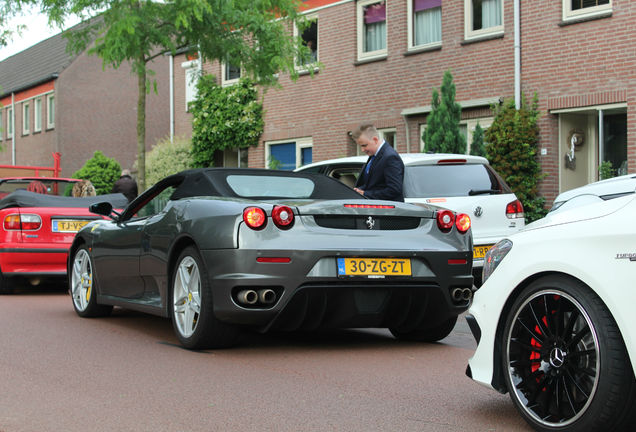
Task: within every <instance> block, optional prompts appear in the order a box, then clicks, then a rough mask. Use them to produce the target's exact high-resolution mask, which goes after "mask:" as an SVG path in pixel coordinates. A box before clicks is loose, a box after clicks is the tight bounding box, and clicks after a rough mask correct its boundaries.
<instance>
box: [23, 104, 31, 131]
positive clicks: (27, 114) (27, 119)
mask: <svg viewBox="0 0 636 432" xmlns="http://www.w3.org/2000/svg"><path fill="white" fill-rule="evenodd" d="M30 133H31V104H30V103H29V102H28V101H25V102H22V135H28V134H30Z"/></svg>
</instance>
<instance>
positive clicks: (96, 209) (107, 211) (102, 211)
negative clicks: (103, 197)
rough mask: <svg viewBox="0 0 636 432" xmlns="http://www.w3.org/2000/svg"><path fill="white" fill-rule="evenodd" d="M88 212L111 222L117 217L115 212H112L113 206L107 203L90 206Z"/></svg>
mask: <svg viewBox="0 0 636 432" xmlns="http://www.w3.org/2000/svg"><path fill="white" fill-rule="evenodd" d="M88 211H90V212H91V213H95V214H98V215H102V216H106V217H108V218H110V219H113V220H116V217H117V216H119V214H118V213H117V212H114V211H113V205H112V204H111V203H109V202H108V201H104V202H99V203H95V204H91V205H90V206H89V207H88Z"/></svg>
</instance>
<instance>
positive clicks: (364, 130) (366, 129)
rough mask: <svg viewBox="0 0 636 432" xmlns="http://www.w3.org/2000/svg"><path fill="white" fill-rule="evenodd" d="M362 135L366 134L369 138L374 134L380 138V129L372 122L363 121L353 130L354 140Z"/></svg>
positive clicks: (352, 136)
mask: <svg viewBox="0 0 636 432" xmlns="http://www.w3.org/2000/svg"><path fill="white" fill-rule="evenodd" d="M361 135H366V136H367V137H369V138H371V137H374V136H375V137H378V138H380V135H378V130H377V129H376V128H375V126H373V125H372V124H371V123H363V124H361V125H360V126H358V127H357V128H355V129H354V130H353V132H351V138H353V139H354V140H357V139H358V138H360V136H361Z"/></svg>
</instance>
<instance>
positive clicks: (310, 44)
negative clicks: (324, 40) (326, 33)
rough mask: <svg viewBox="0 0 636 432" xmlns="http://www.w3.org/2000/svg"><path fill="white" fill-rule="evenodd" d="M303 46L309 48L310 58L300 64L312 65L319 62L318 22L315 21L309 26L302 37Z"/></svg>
mask: <svg viewBox="0 0 636 432" xmlns="http://www.w3.org/2000/svg"><path fill="white" fill-rule="evenodd" d="M301 38H302V40H303V44H304V45H305V46H306V47H307V48H309V58H308V59H306V60H305V61H300V62H299V64H301V65H302V64H310V63H315V62H317V61H318V22H317V21H313V22H312V23H311V24H309V27H307V28H306V29H305V30H304V31H303V34H302V35H301Z"/></svg>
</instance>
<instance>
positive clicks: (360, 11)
mask: <svg viewBox="0 0 636 432" xmlns="http://www.w3.org/2000/svg"><path fill="white" fill-rule="evenodd" d="M381 1H383V0H362V1H359V2H358V3H357V4H356V10H357V25H356V28H357V34H358V60H359V61H362V60H371V59H379V58H383V57H386V56H387V52H388V51H387V46H388V34H389V32H388V28H389V12H388V4H387V3H388V0H384V1H385V5H386V20H385V25H386V28H387V31H386V32H385V38H384V39H385V40H384V49H380V50H375V51H369V52H364V8H365V7H366V6H369V5H372V4H374V3H380V2H381Z"/></svg>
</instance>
